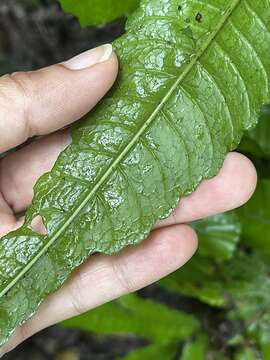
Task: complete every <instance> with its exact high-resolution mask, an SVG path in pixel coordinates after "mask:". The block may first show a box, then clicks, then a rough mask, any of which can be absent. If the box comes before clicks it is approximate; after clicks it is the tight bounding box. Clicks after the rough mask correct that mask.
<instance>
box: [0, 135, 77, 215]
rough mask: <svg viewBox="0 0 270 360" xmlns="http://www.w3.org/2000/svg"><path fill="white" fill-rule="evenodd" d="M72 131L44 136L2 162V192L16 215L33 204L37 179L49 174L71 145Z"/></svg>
mask: <svg viewBox="0 0 270 360" xmlns="http://www.w3.org/2000/svg"><path fill="white" fill-rule="evenodd" d="M70 141H71V138H70V131H69V129H66V130H61V131H58V132H56V133H53V134H51V135H48V136H45V137H43V138H41V139H39V140H37V141H34V142H32V143H31V144H30V145H27V146H25V147H23V148H22V149H21V150H19V151H16V152H13V153H11V154H9V155H8V156H6V157H5V158H3V159H2V160H1V161H0V192H2V194H3V196H4V198H5V200H6V202H7V204H8V205H9V206H10V208H11V209H12V210H13V212H14V213H20V212H22V211H24V210H25V209H26V208H27V207H29V205H30V204H31V202H32V198H33V187H34V185H35V183H36V182H37V180H38V178H39V177H40V176H41V175H42V174H44V173H46V172H48V171H50V170H51V169H52V167H53V165H54V163H55V161H56V159H57V157H58V155H59V153H60V152H61V151H63V150H64V149H65V147H66V146H67V145H68V144H69V143H70Z"/></svg>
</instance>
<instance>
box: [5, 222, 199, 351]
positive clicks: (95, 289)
mask: <svg viewBox="0 0 270 360" xmlns="http://www.w3.org/2000/svg"><path fill="white" fill-rule="evenodd" d="M196 248H197V237H196V234H195V233H194V231H193V230H192V229H191V228H190V227H189V226H186V225H177V226H172V227H169V228H164V229H160V230H156V231H154V232H152V234H151V235H150V237H149V239H148V240H146V241H145V242H143V243H142V244H140V245H139V246H135V247H129V248H126V249H125V250H123V251H122V252H120V253H119V254H118V255H114V256H111V257H109V256H104V255H96V256H92V257H91V258H90V259H89V260H88V261H87V262H86V263H85V264H84V265H83V266H81V267H80V268H79V269H78V270H77V271H76V272H75V273H74V275H73V276H72V277H71V278H70V280H69V281H68V282H67V283H66V284H65V285H64V286H63V287H62V288H61V289H60V290H59V291H58V292H56V293H55V294H53V295H51V296H50V297H49V298H48V299H47V300H45V302H44V303H43V304H42V305H41V307H40V309H39V311H38V312H37V314H36V315H35V316H34V317H33V318H32V319H30V320H29V321H28V322H26V323H25V324H24V325H23V326H22V327H20V328H19V329H18V330H17V331H16V332H15V334H14V336H13V337H12V339H11V340H10V342H9V343H8V344H7V345H6V346H5V348H3V349H2V351H3V353H5V352H7V351H10V350H11V349H13V348H14V347H15V346H17V345H18V344H19V343H20V342H22V341H23V340H25V339H26V338H28V337H30V336H31V335H33V334H34V333H36V332H38V331H40V330H42V329H43V328H45V327H48V326H50V325H53V324H55V323H58V322H60V321H62V320H65V319H67V318H70V317H73V316H76V315H79V314H81V313H83V312H85V311H88V310H90V309H92V308H94V307H96V306H99V305H101V304H103V303H105V302H108V301H110V300H113V299H115V298H117V297H119V296H121V295H124V294H127V293H130V292H134V291H136V290H138V289H140V288H142V287H145V286H146V285H148V284H150V283H153V282H154V281H157V280H158V279H160V278H162V277H164V276H166V275H167V274H169V273H171V272H173V271H175V270H177V269H178V268H179V267H180V266H182V265H184V264H185V263H186V262H187V261H188V260H189V259H190V258H191V256H192V255H193V254H194V252H195V251H196Z"/></svg>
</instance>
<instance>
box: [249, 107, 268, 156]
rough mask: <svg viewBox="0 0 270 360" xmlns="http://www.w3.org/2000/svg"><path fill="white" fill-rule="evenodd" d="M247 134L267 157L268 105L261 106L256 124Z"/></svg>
mask: <svg viewBox="0 0 270 360" xmlns="http://www.w3.org/2000/svg"><path fill="white" fill-rule="evenodd" d="M248 136H249V137H250V138H251V139H252V140H253V141H254V142H255V143H256V144H257V145H258V146H259V147H260V148H261V150H262V151H263V152H264V154H265V155H266V156H267V157H269V156H270V105H268V106H264V107H263V109H262V115H261V117H260V119H259V122H258V125H257V126H256V128H255V129H253V130H251V131H250V132H249V133H248Z"/></svg>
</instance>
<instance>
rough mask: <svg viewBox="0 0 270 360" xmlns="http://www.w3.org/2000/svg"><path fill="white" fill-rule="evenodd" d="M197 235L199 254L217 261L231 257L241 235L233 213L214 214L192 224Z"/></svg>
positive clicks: (237, 221)
mask: <svg viewBox="0 0 270 360" xmlns="http://www.w3.org/2000/svg"><path fill="white" fill-rule="evenodd" d="M192 225H193V227H194V229H195V230H196V231H197V233H198V236H199V254H200V255H202V256H210V257H212V258H213V259H215V261H217V262H223V261H226V260H229V259H231V258H232V256H233V254H234V252H235V249H236V245H237V244H238V243H239V240H240V235H241V223H240V220H239V218H238V216H237V215H236V214H235V213H232V212H231V213H226V214H220V215H215V216H212V217H210V218H207V219H203V220H200V221H196V222H194V223H193V224H192Z"/></svg>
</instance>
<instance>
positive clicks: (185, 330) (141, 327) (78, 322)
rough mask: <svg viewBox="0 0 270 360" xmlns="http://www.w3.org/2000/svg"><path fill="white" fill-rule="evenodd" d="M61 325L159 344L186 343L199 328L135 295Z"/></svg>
mask: <svg viewBox="0 0 270 360" xmlns="http://www.w3.org/2000/svg"><path fill="white" fill-rule="evenodd" d="M63 325H64V326H65V327H69V328H76V329H81V330H85V331H93V332H95V333H98V334H131V335H137V336H141V337H144V338H146V339H149V340H152V341H155V342H158V343H164V342H168V341H172V340H173V339H178V340H182V339H186V338H188V337H190V336H191V335H193V334H194V332H196V331H197V330H198V328H199V323H198V321H197V320H196V319H195V318H194V317H193V316H192V315H188V314H185V313H183V312H180V311H177V310H173V309H169V308H168V307H166V306H165V305H162V304H159V303H157V302H155V301H153V300H147V299H142V298H139V297H138V296H136V295H128V296H125V297H122V298H121V299H119V300H117V301H114V302H111V303H109V304H106V305H103V306H101V307H100V308H97V309H95V310H92V311H90V312H88V313H86V314H84V315H81V316H78V317H76V318H73V319H70V320H67V321H65V322H64V323H63Z"/></svg>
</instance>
